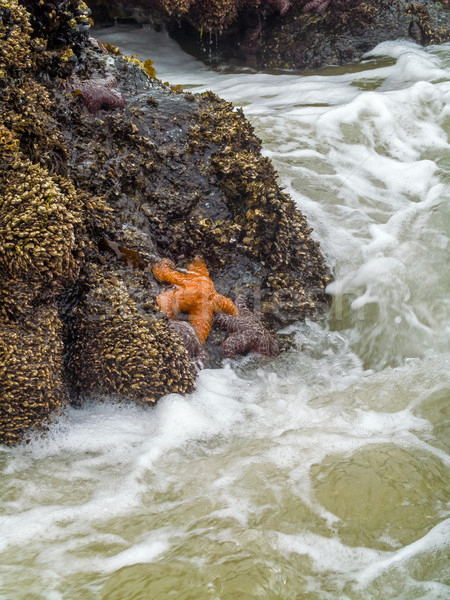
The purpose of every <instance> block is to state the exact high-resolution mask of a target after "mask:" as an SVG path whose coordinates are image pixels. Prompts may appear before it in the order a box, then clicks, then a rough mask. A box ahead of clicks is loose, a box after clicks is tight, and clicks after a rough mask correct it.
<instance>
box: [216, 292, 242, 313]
mask: <svg viewBox="0 0 450 600" xmlns="http://www.w3.org/2000/svg"><path fill="white" fill-rule="evenodd" d="M214 312H224V313H225V314H227V315H233V316H235V317H237V316H239V311H238V309H237V308H236V306H235V304H234V302H233V301H232V300H230V299H229V298H226V297H225V296H221V295H220V294H216V295H215V296H214Z"/></svg>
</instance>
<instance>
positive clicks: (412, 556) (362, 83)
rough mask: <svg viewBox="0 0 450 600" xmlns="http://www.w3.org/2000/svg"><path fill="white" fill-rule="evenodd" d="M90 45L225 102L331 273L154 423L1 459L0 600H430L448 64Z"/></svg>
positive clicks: (90, 421)
mask: <svg viewBox="0 0 450 600" xmlns="http://www.w3.org/2000/svg"><path fill="white" fill-rule="evenodd" d="M98 35H99V37H100V38H101V39H109V41H111V42H113V43H115V44H117V45H119V46H121V47H122V49H124V50H125V51H127V52H128V53H130V54H133V53H137V54H139V56H140V57H141V58H143V59H144V58H152V59H154V61H155V65H156V69H157V75H158V76H159V77H160V78H161V79H162V80H163V81H165V80H169V81H170V82H171V83H174V84H175V83H176V84H178V83H181V84H183V86H184V87H185V88H186V89H190V90H192V91H203V90H204V89H211V90H213V91H214V92H216V93H218V94H219V95H221V96H222V97H224V98H226V99H228V100H230V101H233V102H234V103H235V104H236V105H239V106H243V107H244V111H245V114H246V115H247V117H248V118H249V119H250V120H251V122H252V123H253V124H254V126H255V129H256V132H257V134H258V135H259V136H260V137H261V138H262V140H263V144H264V152H265V154H266V155H267V156H270V157H271V159H272V160H273V162H274V164H275V166H276V168H277V169H278V171H279V173H280V179H281V183H282V184H283V185H284V186H285V188H286V190H287V191H288V192H289V193H290V194H291V195H292V197H293V198H294V199H295V201H296V202H297V204H298V206H299V208H300V209H301V210H302V211H303V212H304V213H305V214H306V216H307V218H308V220H309V222H310V224H311V225H312V226H313V227H314V229H315V231H314V235H315V236H316V238H317V239H319V240H320V242H321V244H322V248H323V251H324V254H325V255H326V258H327V260H328V262H329V264H330V265H331V267H332V269H333V272H334V282H333V283H332V284H331V285H330V287H329V292H330V293H331V294H332V295H333V307H332V310H331V314H330V316H329V319H328V321H327V322H324V323H320V324H316V323H312V322H307V323H304V324H298V325H295V326H294V327H292V328H291V332H292V331H293V332H294V335H295V336H296V338H297V342H298V349H297V350H292V351H289V352H287V353H285V354H283V355H282V356H280V357H279V358H278V359H276V360H274V361H273V362H267V361H263V362H260V361H258V360H248V359H244V360H242V361H241V362H239V363H230V364H228V365H226V366H225V367H224V368H222V369H220V370H205V371H203V372H201V373H200V375H199V377H198V385H197V390H196V392H195V393H193V394H192V395H191V396H188V397H180V396H177V395H171V396H168V397H166V398H164V399H162V400H161V401H160V402H159V403H158V405H157V406H156V407H155V408H154V409H150V410H145V409H143V408H140V407H136V406H133V405H129V406H126V405H117V404H114V403H110V404H108V403H107V404H98V403H97V404H96V403H92V404H88V405H85V406H84V407H83V408H81V409H74V408H71V409H69V410H68V411H67V414H66V415H65V416H64V417H62V418H60V419H59V421H58V422H57V423H55V425H54V426H53V427H52V430H51V432H50V435H49V436H48V437H47V438H45V439H35V440H33V441H32V442H31V443H30V444H29V445H28V446H23V447H18V448H13V449H6V448H1V450H0V470H1V490H0V513H1V516H0V565H1V566H0V598H2V600H3V599H7V600H41V599H42V600H44V599H45V600H60V599H64V600H91V599H104V600H147V599H151V600H165V599H167V598H176V599H177V600H180V599H183V600H202V599H210V600H214V599H220V600H222V599H223V600H234V599H236V600H238V599H239V600H241V599H242V600H246V599H254V598H255V599H256V598H258V599H265V600H272V599H277V600H288V599H289V600H291V599H292V600H293V599H297V600H300V599H303V598H305V599H308V600H313V599H317V600H319V599H320V600H321V599H341V598H342V599H351V600H366V599H373V600H379V599H381V600H387V599H408V600H409V599H413V598H414V599H417V598H423V599H437V598H442V599H444V598H450V567H449V565H450V560H449V558H450V550H449V548H450V518H449V511H448V501H449V491H450V483H449V482H450V478H449V473H450V469H449V466H450V461H449V420H448V411H449V409H448V401H449V397H450V368H449V364H450V362H449V359H450V353H449V333H450V331H449V324H450V310H449V297H450V277H449V244H448V235H449V228H450V211H449V195H450V144H449V139H448V137H449V134H450V45H443V46H435V47H430V48H427V49H421V48H419V47H417V46H415V45H412V44H408V43H402V42H393V43H386V44H383V45H381V46H379V47H378V48H377V49H376V50H375V51H374V52H372V53H371V55H370V56H368V57H367V59H366V60H365V61H364V62H363V63H362V64H361V65H358V66H352V67H348V68H339V69H328V70H326V71H323V72H320V73H316V74H310V75H297V74H263V73H252V72H250V71H245V70H241V71H239V72H238V71H236V70H234V71H233V70H232V69H228V70H222V71H214V70H212V69H208V68H207V67H205V66H204V65H203V64H202V63H200V62H197V61H195V60H194V59H193V58H192V57H190V56H188V55H187V54H185V53H183V52H182V51H181V50H180V49H179V48H178V47H177V46H176V45H175V44H174V43H173V42H171V41H170V40H169V39H168V38H167V37H166V36H164V34H154V33H151V32H150V31H147V30H142V29H141V30H138V29H134V30H133V29H131V30H120V29H110V30H107V31H104V32H100V33H99V34H98Z"/></svg>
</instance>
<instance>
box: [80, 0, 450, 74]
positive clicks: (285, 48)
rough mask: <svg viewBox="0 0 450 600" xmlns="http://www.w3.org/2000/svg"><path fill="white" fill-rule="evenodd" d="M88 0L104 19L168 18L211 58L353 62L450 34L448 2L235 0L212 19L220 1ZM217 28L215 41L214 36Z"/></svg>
mask: <svg viewBox="0 0 450 600" xmlns="http://www.w3.org/2000/svg"><path fill="white" fill-rule="evenodd" d="M88 4H89V6H90V7H91V8H92V9H93V15H94V18H95V19H96V22H98V23H105V22H107V21H108V20H110V19H111V18H113V17H114V18H116V19H117V18H119V19H125V20H126V19H127V18H131V19H135V20H136V21H137V22H141V23H142V22H150V23H153V24H154V23H155V22H157V23H159V24H161V23H162V24H163V25H164V26H165V27H167V28H168V30H169V32H170V33H171V34H172V36H173V37H174V38H175V39H177V40H178V41H179V42H180V43H181V44H182V45H183V47H184V48H185V49H187V50H188V51H191V52H192V51H193V52H194V53H196V55H197V56H200V57H203V59H204V60H206V61H209V60H213V61H215V62H220V61H222V60H229V59H232V58H235V59H237V60H239V61H243V62H245V63H247V64H248V65H251V66H253V67H255V68H257V69H294V70H298V71H303V70H311V69H318V68H322V67H325V66H330V65H343V64H348V63H352V62H356V61H358V60H359V59H360V58H361V57H362V56H363V54H364V53H365V52H368V51H369V50H371V49H372V48H374V47H375V46H376V45H377V44H379V43H380V42H384V41H386V40H395V39H398V38H403V39H407V40H410V41H413V42H417V43H419V44H422V45H428V44H440V43H443V42H446V41H449V40H450V3H449V2H448V1H443V2H434V1H432V0H417V1H412V0H314V1H309V0H291V1H288V0H285V1H281V0H276V1H275V0H273V1H272V2H259V1H254V0H252V1H251V2H245V1H244V2H242V1H240V2H233V1H231V0H229V1H228V2H225V3H220V5H219V4H218V5H217V10H216V13H217V14H216V13H215V15H216V16H215V18H214V19H213V20H212V21H209V20H208V19H209V16H210V13H211V10H212V9H211V6H215V3H214V2H211V3H210V4H208V6H206V5H204V4H197V3H196V2H188V3H186V2H184V1H181V0H180V1H179V2H175V3H171V4H170V6H172V4H174V5H176V6H177V7H178V11H177V12H176V13H174V12H173V11H172V12H171V11H170V10H168V8H167V7H166V5H165V3H164V2H162V3H161V4H155V3H151V2H148V1H146V0H134V1H133V2H127V3H124V2H122V1H121V0H113V1H112V2H109V3H108V4H107V5H106V3H105V2H102V1H101V0H90V1H89V2H88ZM202 10H203V13H202ZM208 23H209V25H208ZM218 31H220V35H219V36H217V35H216V33H217V32H218ZM210 34H212V36H213V40H214V44H213V45H211V44H210V43H208V35H210ZM203 47H206V50H202V48H203Z"/></svg>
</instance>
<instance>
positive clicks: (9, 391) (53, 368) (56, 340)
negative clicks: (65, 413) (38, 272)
mask: <svg viewBox="0 0 450 600" xmlns="http://www.w3.org/2000/svg"><path fill="white" fill-rule="evenodd" d="M31 318H32V323H33V327H30V324H29V320H30V319H31ZM61 332H62V324H61V321H60V319H59V316H58V310H57V308H56V306H41V307H38V308H37V309H36V308H35V309H33V312H32V314H31V313H29V316H28V319H27V318H25V319H24V320H22V321H18V322H15V321H11V320H9V319H8V318H5V317H0V371H2V373H3V376H2V378H1V385H0V443H2V444H7V445H12V444H16V443H18V442H20V441H21V439H22V438H23V435H24V433H25V432H26V431H27V430H28V429H30V428H40V429H42V428H45V427H46V426H47V425H48V423H49V422H50V419H49V416H50V414H52V413H53V414H55V411H57V410H58V409H59V408H61V407H63V406H64V405H65V404H66V403H67V401H68V395H67V390H66V388H65V386H64V384H63V380H62V372H63V344H62V336H61ZM6 414H7V415H10V417H11V418H9V419H7V418H5V415H6Z"/></svg>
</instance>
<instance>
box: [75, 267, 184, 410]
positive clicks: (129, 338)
mask: <svg viewBox="0 0 450 600" xmlns="http://www.w3.org/2000/svg"><path fill="white" fill-rule="evenodd" d="M88 285H89V291H88V292H87V293H86V295H85V296H84V300H83V302H82V303H80V304H79V305H78V306H77V308H76V309H75V311H74V317H73V324H72V336H73V337H74V338H75V340H76V341H75V343H74V345H73V347H72V350H71V356H70V359H69V363H68V367H69V370H70V373H71V377H72V378H73V384H74V387H76V388H78V390H79V391H80V393H83V394H86V393H90V394H100V395H103V396H104V395H111V394H113V395H125V396H126V397H128V398H131V399H133V400H135V401H138V402H142V403H154V402H156V400H157V399H158V398H160V397H161V396H162V395H164V394H167V393H170V392H178V393H180V394H184V393H186V392H189V391H191V390H192V389H193V383H194V378H195V373H194V369H193V368H192V366H191V364H190V362H189V356H188V353H187V351H186V350H185V348H184V346H183V344H182V343H181V340H180V339H179V337H178V336H176V335H175V334H174V333H173V332H172V330H171V329H170V327H169V325H168V323H167V321H166V320H165V319H160V318H157V317H156V316H154V315H148V314H145V313H142V312H139V311H138V309H137V306H136V304H135V302H134V301H133V299H132V298H131V297H130V295H129V293H128V291H127V289H126V286H125V284H124V283H123V282H122V281H120V280H118V279H117V278H116V277H115V275H114V274H113V273H112V274H109V273H108V272H104V271H103V270H102V269H94V270H93V273H92V274H91V276H90V278H89V284H88Z"/></svg>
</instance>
